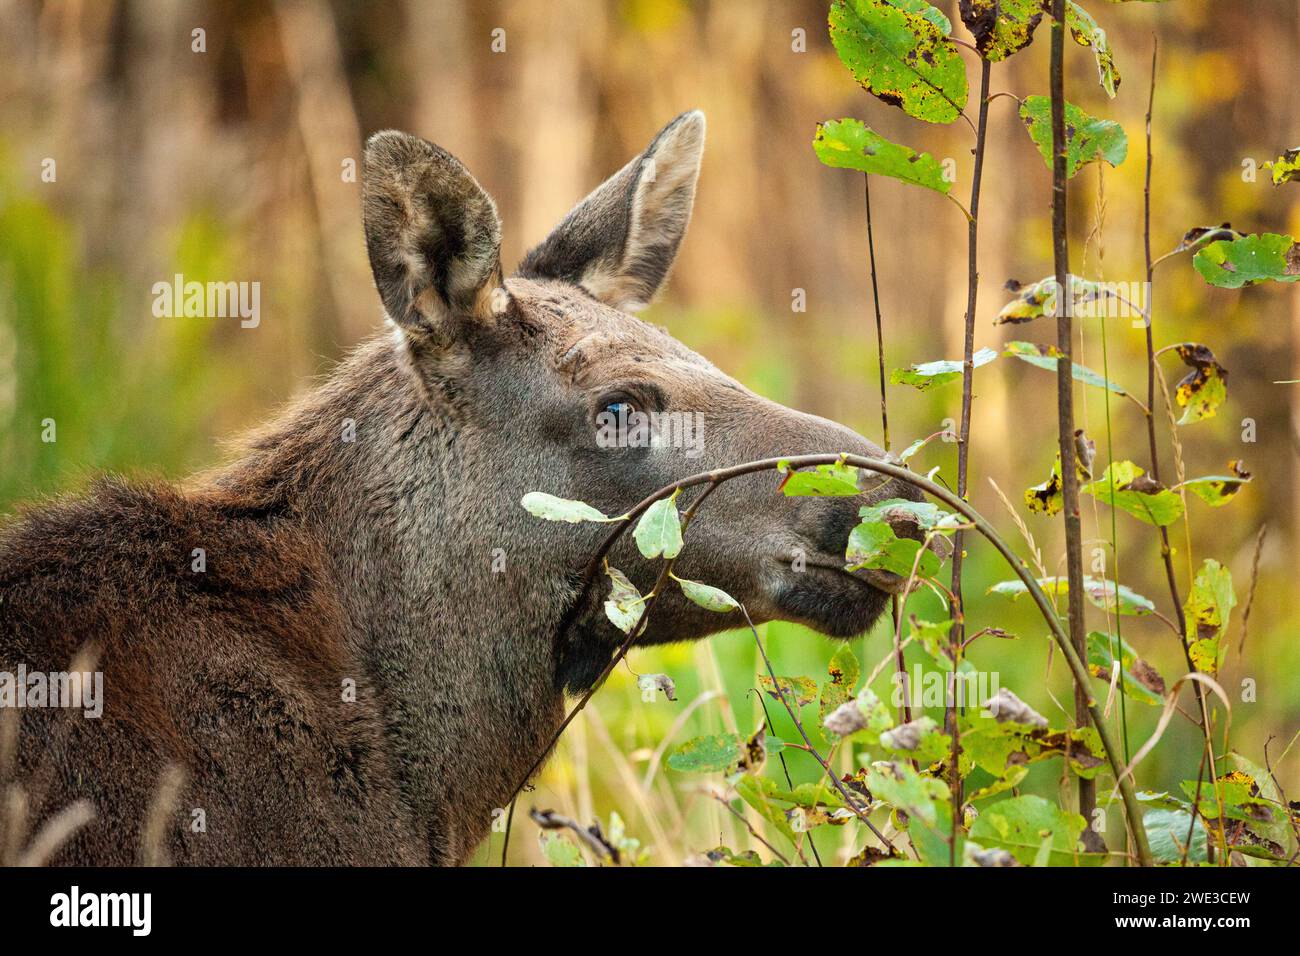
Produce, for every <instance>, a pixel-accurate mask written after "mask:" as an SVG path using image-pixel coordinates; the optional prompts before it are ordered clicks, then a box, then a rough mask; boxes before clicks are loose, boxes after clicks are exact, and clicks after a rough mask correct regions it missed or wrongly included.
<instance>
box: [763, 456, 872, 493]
mask: <svg viewBox="0 0 1300 956" xmlns="http://www.w3.org/2000/svg"><path fill="white" fill-rule="evenodd" d="M861 479H862V476H861V473H860V472H859V471H858V469H857V468H854V467H853V466H852V465H842V464H839V463H838V462H836V463H834V464H829V465H818V466H816V467H815V468H813V469H811V470H809V469H806V468H805V469H803V470H801V471H790V472H787V473H786V475H785V477H784V478H782V479H781V484H780V485H779V487H780V489H781V493H782V494H784V495H786V496H787V497H791V498H793V497H841V498H847V497H850V496H852V495H860V494H862V486H861Z"/></svg>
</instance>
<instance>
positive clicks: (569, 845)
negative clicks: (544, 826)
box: [537, 831, 587, 867]
mask: <svg viewBox="0 0 1300 956" xmlns="http://www.w3.org/2000/svg"><path fill="white" fill-rule="evenodd" d="M537 839H538V842H539V843H540V844H541V846H542V856H544V857H546V862H547V863H549V864H551V866H565V867H569V866H586V865H587V861H586V859H585V858H584V857H583V855H582V851H581V850H580V849H578V845H577V844H576V843H574V842H573V841H572V840H569V839H568V838H566V837H563V836H561V835H560V834H558V833H547V832H545V831H542V832H540V833H538V834H537Z"/></svg>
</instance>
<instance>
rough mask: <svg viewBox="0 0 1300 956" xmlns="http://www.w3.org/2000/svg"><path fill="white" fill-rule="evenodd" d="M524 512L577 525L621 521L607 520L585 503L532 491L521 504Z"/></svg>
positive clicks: (548, 519) (615, 519)
mask: <svg viewBox="0 0 1300 956" xmlns="http://www.w3.org/2000/svg"><path fill="white" fill-rule="evenodd" d="M519 503H520V504H521V505H523V506H524V510H525V511H527V512H528V513H529V514H530V515H533V516H534V517H537V518H545V519H546V520H547V521H567V522H569V523H570V524H577V523H578V522H580V521H619V520H621V519H620V518H607V517H605V515H604V514H603V513H601V512H600V511H597V510H596V509H595V508H593V507H592V506H591V505H589V504H587V503H586V502H583V501H570V500H569V499H568V498H557V497H555V495H548V494H546V493H545V492H543V491H530V492H528V494H526V495H524V497H523V499H522V500H521V501H520V502H519Z"/></svg>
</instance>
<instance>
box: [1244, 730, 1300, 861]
mask: <svg viewBox="0 0 1300 956" xmlns="http://www.w3.org/2000/svg"><path fill="white" fill-rule="evenodd" d="M1228 756H1229V759H1230V760H1231V761H1232V763H1233V766H1234V767H1235V768H1236V770H1237V772H1238V773H1242V774H1245V775H1246V777H1248V778H1249V779H1250V782H1251V784H1252V786H1251V787H1250V792H1251V793H1252V794H1257V795H1258V797H1259V799H1260V800H1262V801H1264V802H1265V803H1266V804H1267V805H1268V806H1269V808H1270V810H1274V809H1276V810H1279V811H1281V812H1277V813H1273V814H1272V817H1273V819H1272V821H1271V822H1270V821H1265V820H1262V819H1258V820H1256V819H1252V820H1251V822H1250V824H1249V825H1250V827H1251V829H1253V830H1255V831H1256V832H1257V833H1258V834H1259V836H1260V837H1262V838H1264V839H1266V840H1271V841H1273V842H1274V843H1276V844H1278V845H1279V847H1280V848H1281V850H1282V852H1281V853H1280V854H1279V855H1280V856H1282V857H1284V858H1286V859H1288V860H1289V859H1290V858H1291V857H1292V856H1294V855H1295V852H1296V834H1295V830H1294V829H1292V828H1291V826H1290V825H1289V823H1288V820H1287V811H1286V810H1284V809H1282V808H1283V800H1282V794H1281V791H1279V790H1278V787H1277V784H1276V783H1274V782H1273V775H1272V774H1271V773H1269V772H1268V770H1267V769H1265V768H1264V767H1261V766H1259V765H1257V764H1254V763H1252V762H1251V761H1249V760H1247V759H1246V758H1245V757H1243V756H1242V755H1241V754H1239V753H1237V752H1236V751H1233V752H1232V753H1230V754H1229V755H1228ZM1291 812H1292V813H1295V809H1292V811H1291ZM1254 816H1260V814H1258V813H1256V814H1254Z"/></svg>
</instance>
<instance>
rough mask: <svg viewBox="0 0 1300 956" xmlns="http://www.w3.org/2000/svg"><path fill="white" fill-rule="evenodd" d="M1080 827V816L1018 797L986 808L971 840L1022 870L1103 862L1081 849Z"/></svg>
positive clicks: (1032, 798)
mask: <svg viewBox="0 0 1300 956" xmlns="http://www.w3.org/2000/svg"><path fill="white" fill-rule="evenodd" d="M1083 827H1084V821H1083V817H1081V816H1079V814H1077V813H1067V812H1065V811H1064V810H1062V809H1061V808H1060V807H1058V806H1057V805H1056V804H1054V803H1050V802H1049V801H1047V800H1044V799H1043V798H1042V797H1036V796H1021V797H1012V798H1010V799H1008V800H1001V801H999V802H998V803H995V804H993V805H992V806H991V807H987V808H985V809H984V810H983V811H982V812H981V813H980V815H979V816H978V817H976V819H975V822H974V823H973V824H972V825H971V828H970V838H971V839H972V840H974V841H976V842H977V843H979V844H980V845H981V846H984V847H1000V848H1002V849H1004V850H1006V851H1007V852H1008V853H1010V854H1011V855H1012V856H1014V857H1015V858H1016V859H1017V860H1019V861H1020V862H1021V863H1022V864H1023V865H1025V866H1034V865H1035V864H1038V865H1043V864H1046V865H1048V866H1075V865H1076V863H1079V862H1082V863H1092V864H1100V863H1102V862H1104V861H1105V859H1106V857H1105V855H1104V854H1100V853H1097V854H1092V853H1084V852H1083V851H1082V850H1081V849H1080V846H1079V836H1080V835H1081V834H1082V833H1083ZM1044 847H1046V848H1047V849H1046V852H1045V853H1044V854H1043V856H1042V857H1041V858H1040V855H1039V851H1040V850H1041V849H1043V848H1044Z"/></svg>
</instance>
